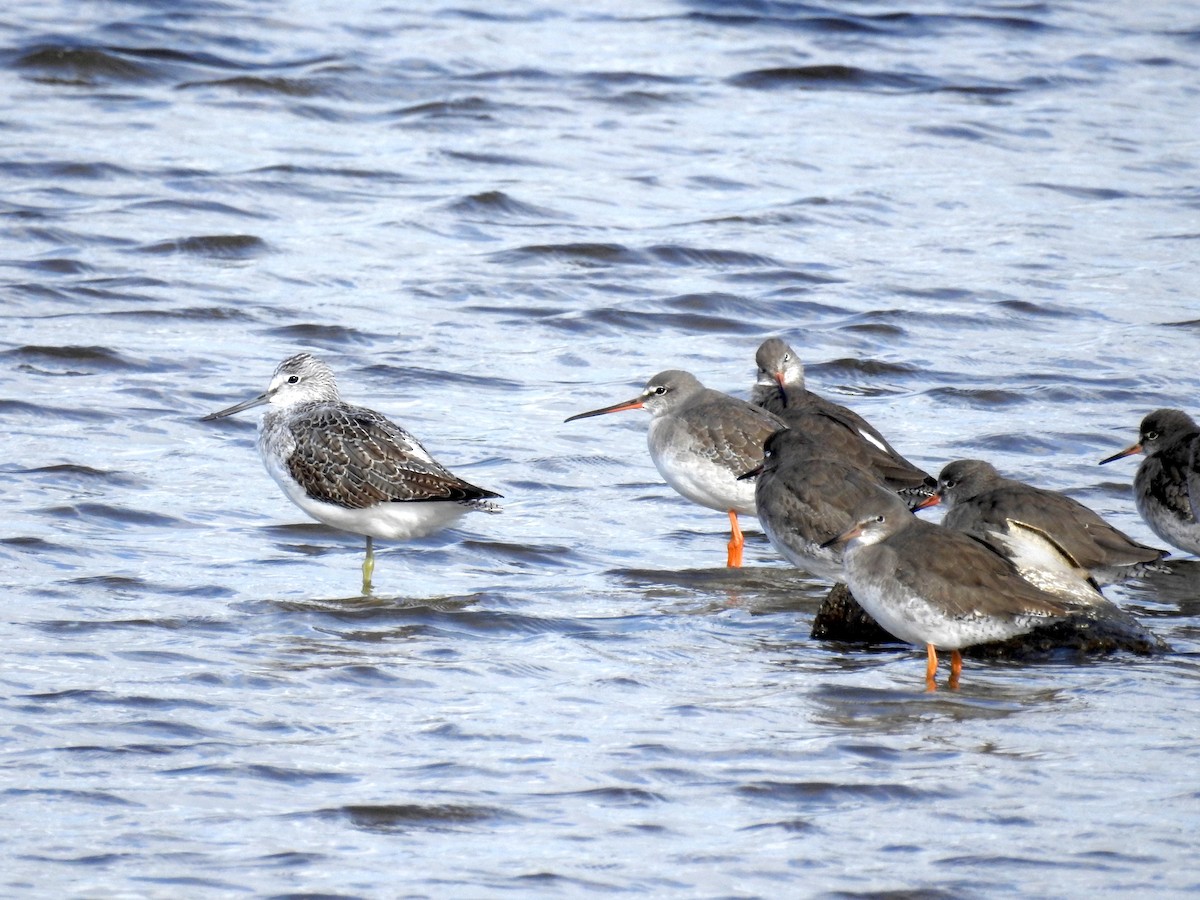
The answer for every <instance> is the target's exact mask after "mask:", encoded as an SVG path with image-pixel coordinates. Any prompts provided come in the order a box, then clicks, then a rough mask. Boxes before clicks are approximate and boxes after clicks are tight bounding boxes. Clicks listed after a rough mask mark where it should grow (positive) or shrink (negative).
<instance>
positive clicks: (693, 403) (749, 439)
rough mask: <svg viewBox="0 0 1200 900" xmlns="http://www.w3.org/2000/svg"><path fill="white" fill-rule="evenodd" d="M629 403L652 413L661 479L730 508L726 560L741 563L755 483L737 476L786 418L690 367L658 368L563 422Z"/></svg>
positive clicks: (755, 462) (756, 461)
mask: <svg viewBox="0 0 1200 900" xmlns="http://www.w3.org/2000/svg"><path fill="white" fill-rule="evenodd" d="M627 409H645V410H646V411H648V412H649V413H650V416H651V419H650V432H649V435H648V438H647V441H648V444H649V447H650V457H651V459H653V460H654V466H655V468H657V469H658V473H659V474H660V475H661V476H662V477H663V479H664V480H665V481H666V482H667V484H669V485H670V486H671V487H673V488H674V489H675V490H676V491H678V492H679V493H680V494H682V495H683V496H684V497H686V498H687V499H688V500H691V501H692V502H693V503H698V504H700V505H701V506H706V507H708V508H709V509H715V510H720V511H722V512H725V513H727V514H728V515H729V529H730V538H729V547H728V553H727V555H726V564H727V565H729V566H740V565H741V564H742V548H743V546H744V544H745V539H744V538H743V536H742V530H741V527H740V526H739V525H738V514H739V513H740V514H741V515H746V516H753V515H756V511H755V505H754V485H753V484H752V483H750V482H748V481H738V476H739V475H742V474H744V473H746V472H749V471H750V470H751V469H754V468H757V467H758V466H759V465H760V464H761V463H762V459H763V451H762V448H763V443H764V442H765V441H766V439H767V438H768V437H769V436H770V435H771V434H772V433H773V432H775V431H778V430H779V429H780V428H782V427H784V425H783V422H782V421H781V420H780V419H779V418H777V417H776V416H773V415H772V414H771V413H769V412H766V411H765V410H762V409H759V408H758V407H757V406H753V405H751V404H749V403H747V402H745V401H744V400H739V399H737V398H736V397H731V396H729V395H728V394H723V393H721V392H720V391H715V390H712V389H711V388H706V387H705V386H704V385H702V384H701V383H700V381H699V380H698V379H697V378H696V377H695V376H694V375H692V374H690V373H688V372H681V371H679V370H677V369H669V370H667V371H665V372H659V373H658V374H657V375H655V376H654V377H653V378H651V379H650V380H649V381H648V382H646V386H645V388H643V389H642V392H641V393H640V394H638V395H637V396H636V397H634V398H633V399H631V400H624V401H622V402H620V403H614V404H613V405H612V406H605V407H603V408H602V409H593V410H591V411H589V412H584V413H579V414H578V415H574V416H571V417H570V418H568V419H567V420H566V421H568V422H574V421H575V420H576V419H586V418H589V417H590V416H601V415H604V414H606V413H615V412H621V411H622V410H627Z"/></svg>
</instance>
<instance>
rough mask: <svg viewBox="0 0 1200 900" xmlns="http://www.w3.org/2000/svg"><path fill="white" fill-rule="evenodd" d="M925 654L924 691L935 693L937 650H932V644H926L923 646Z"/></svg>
mask: <svg viewBox="0 0 1200 900" xmlns="http://www.w3.org/2000/svg"><path fill="white" fill-rule="evenodd" d="M925 653H926V654H927V656H928V658H927V661H926V663H925V690H927V691H936V690H937V681H936V679H937V650H936V649H934V646H933V644H926V645H925Z"/></svg>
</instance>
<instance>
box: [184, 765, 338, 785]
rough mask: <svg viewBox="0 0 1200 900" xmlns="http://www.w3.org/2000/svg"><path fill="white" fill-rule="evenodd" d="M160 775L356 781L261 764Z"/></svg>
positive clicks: (333, 774)
mask: <svg viewBox="0 0 1200 900" xmlns="http://www.w3.org/2000/svg"><path fill="white" fill-rule="evenodd" d="M161 774H162V775H166V776H171V775H179V776H186V777H194V776H197V775H201V776H214V777H216V778H231V779H233V780H234V781H240V780H241V779H243V778H252V779H255V780H257V781H275V782H279V783H281V784H292V785H305V784H322V783H328V784H349V783H351V782H354V781H357V780H358V778H357V776H355V775H348V774H346V773H344V772H315V771H313V770H311V769H298V768H293V767H285V766H268V765H262V764H246V765H225V764H210V765H202V766H184V767H183V768H179V769H164V770H163V771H162V773H161Z"/></svg>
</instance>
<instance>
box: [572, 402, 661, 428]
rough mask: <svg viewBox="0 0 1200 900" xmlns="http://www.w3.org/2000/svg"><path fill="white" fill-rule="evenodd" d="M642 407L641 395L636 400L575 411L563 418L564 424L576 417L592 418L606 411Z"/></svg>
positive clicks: (612, 411) (622, 410)
mask: <svg viewBox="0 0 1200 900" xmlns="http://www.w3.org/2000/svg"><path fill="white" fill-rule="evenodd" d="M641 408H642V400H641V398H640V397H639V398H637V399H636V400H625V401H622V402H621V403H614V404H613V405H612V406H604V407H601V408H600V409H589V410H588V411H587V412H581V413H575V415H573V416H568V417H567V418H565V419H563V424H564V425H565V424H566V423H567V422H574V421H575V420H576V419H590V418H592V416H602V415H604V414H605V413H615V412H624V411H625V410H627V409H641Z"/></svg>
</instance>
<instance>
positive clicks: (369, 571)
mask: <svg viewBox="0 0 1200 900" xmlns="http://www.w3.org/2000/svg"><path fill="white" fill-rule="evenodd" d="M373 574H375V543H374V541H372V540H371V536H370V535H367V558H366V559H364V560H363V588H362V591H363V593H364V594H369V593H371V576H372V575H373Z"/></svg>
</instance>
